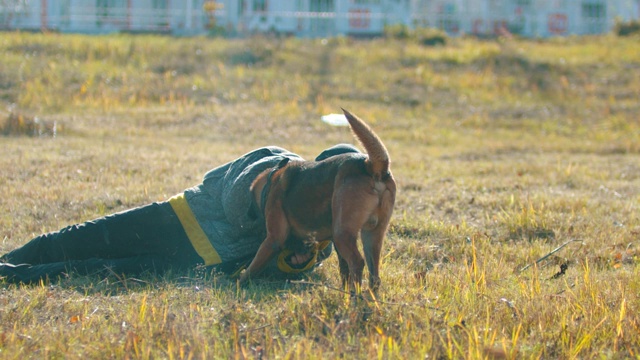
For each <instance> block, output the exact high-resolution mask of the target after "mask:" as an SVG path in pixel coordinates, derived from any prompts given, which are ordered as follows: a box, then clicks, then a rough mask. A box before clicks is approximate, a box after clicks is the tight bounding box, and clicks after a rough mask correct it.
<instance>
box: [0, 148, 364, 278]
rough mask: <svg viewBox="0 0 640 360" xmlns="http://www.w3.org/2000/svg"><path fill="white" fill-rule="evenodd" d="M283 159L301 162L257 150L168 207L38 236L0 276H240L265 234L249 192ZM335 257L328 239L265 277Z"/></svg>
mask: <svg viewBox="0 0 640 360" xmlns="http://www.w3.org/2000/svg"><path fill="white" fill-rule="evenodd" d="M348 152H359V151H358V150H357V149H356V148H355V147H353V146H351V145H348V144H340V145H336V146H334V147H331V148H329V149H327V150H325V151H323V152H322V153H321V154H320V155H318V157H317V158H316V161H319V160H323V159H326V158H328V157H331V156H334V155H338V154H343V153H348ZM285 158H287V159H291V160H302V158H301V157H300V156H298V155H297V154H294V153H292V152H289V151H287V150H285V149H282V148H279V147H275V146H270V147H264V148H259V149H256V150H254V151H251V152H249V153H247V154H245V155H243V156H241V157H239V158H238V159H236V160H234V161H231V162H229V163H226V164H224V165H221V166H218V167H217V168H215V169H213V170H211V171H209V172H208V173H207V174H206V175H205V176H204V179H203V181H202V183H201V184H199V185H196V186H194V187H192V188H189V189H187V190H185V191H184V192H182V193H180V194H178V195H176V196H174V197H172V198H170V199H168V200H166V201H163V202H155V203H152V204H148V205H144V206H141V207H137V208H134V209H130V210H126V211H123V212H119V213H116V214H112V215H108V216H104V217H101V218H98V219H95V220H91V221H87V222H84V223H81V224H76V225H71V226H68V227H65V228H63V229H61V230H59V231H55V232H51V233H47V234H42V235H40V236H37V237H35V238H34V239H32V240H31V241H29V242H27V243H26V244H24V245H23V246H21V247H19V248H17V249H15V250H13V251H10V252H8V253H6V254H4V255H2V256H0V277H2V278H4V279H5V281H7V282H13V283H35V282H40V281H43V280H44V281H46V280H55V279H57V278H59V277H61V276H65V275H67V274H70V273H75V274H78V275H94V274H96V275H106V274H109V273H115V274H125V275H130V276H135V275H140V274H142V273H145V272H150V273H154V274H163V273H165V272H166V271H168V270H172V271H188V270H190V269H193V268H195V267H198V266H203V265H204V266H207V267H213V268H214V269H215V270H217V271H221V272H223V273H226V274H231V275H233V274H237V273H239V272H240V271H241V270H242V269H243V268H244V267H245V266H247V265H248V264H249V263H250V262H251V260H252V259H253V257H254V256H255V254H256V252H257V250H258V248H259V247H260V244H261V243H262V241H263V240H264V237H265V236H266V230H265V220H264V217H263V214H262V213H261V212H260V211H259V210H258V209H260V208H261V207H260V206H259V204H256V203H255V202H256V201H255V200H254V199H253V196H252V194H251V192H250V190H249V188H250V186H251V183H252V182H253V180H254V179H255V178H256V177H257V176H258V175H259V174H260V173H262V172H263V171H264V170H266V169H269V168H274V167H276V166H277V165H278V164H279V163H280V162H281V161H282V160H283V159H285ZM267 191H268V190H267ZM265 195H266V194H263V196H262V197H263V198H265ZM331 251H332V246H331V244H330V242H329V241H327V242H325V243H321V244H319V245H318V246H317V247H315V248H313V249H308V250H307V251H304V252H300V250H296V251H294V250H291V249H284V250H282V251H281V252H280V254H279V256H278V257H277V258H276V259H274V261H273V262H272V264H270V265H269V267H268V269H267V270H266V271H264V273H266V274H269V275H271V276H275V277H281V278H285V277H291V276H299V274H301V273H305V272H308V271H310V270H311V269H313V268H314V267H315V266H316V265H318V264H319V263H320V262H321V261H322V260H324V259H326V258H327V257H328V256H329V255H330V254H331Z"/></svg>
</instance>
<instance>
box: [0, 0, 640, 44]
mask: <svg viewBox="0 0 640 360" xmlns="http://www.w3.org/2000/svg"><path fill="white" fill-rule="evenodd" d="M639 18H640V0H218V1H209V0H186V1H177V0H84V1H82V0H0V28H3V29H23V30H50V31H60V32H80V33H111V32H162V33H170V34H174V35H198V34H206V33H209V32H211V31H213V30H214V29H217V30H220V29H224V30H225V32H226V33H228V34H232V35H239V36H242V35H247V34H252V33H261V32H271V33H279V34H287V35H294V36H301V37H327V36H336V35H350V36H377V35H380V34H382V33H383V30H384V28H385V26H387V25H396V24H403V25H406V26H407V27H409V28H416V27H433V28H439V29H442V30H444V31H446V32H447V33H448V34H449V35H452V36H457V35H463V34H475V35H478V36H493V35H501V34H505V33H512V34H518V35H522V36H526V37H550V36H563V35H574V34H575V35H584V34H600V33H606V32H609V31H610V30H611V29H612V28H613V26H614V25H615V21H616V19H619V20H622V21H628V20H637V19H639Z"/></svg>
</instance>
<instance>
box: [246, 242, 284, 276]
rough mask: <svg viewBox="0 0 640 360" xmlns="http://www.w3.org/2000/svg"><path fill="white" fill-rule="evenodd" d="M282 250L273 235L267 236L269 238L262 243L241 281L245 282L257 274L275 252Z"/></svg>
mask: <svg viewBox="0 0 640 360" xmlns="http://www.w3.org/2000/svg"><path fill="white" fill-rule="evenodd" d="M278 250H280V245H279V244H278V241H275V240H274V238H273V237H269V236H267V238H266V239H265V240H264V241H263V242H262V244H260V248H258V252H257V253H256V256H255V257H254V258H253V260H252V261H251V264H249V267H247V269H246V270H245V271H244V272H243V273H242V275H240V283H241V284H244V283H245V282H246V281H247V280H249V278H250V277H251V276H252V275H256V274H258V273H259V272H260V270H262V268H264V266H265V265H266V264H267V263H268V262H269V260H271V259H272V258H273V257H274V256H275V254H276V253H277V252H278Z"/></svg>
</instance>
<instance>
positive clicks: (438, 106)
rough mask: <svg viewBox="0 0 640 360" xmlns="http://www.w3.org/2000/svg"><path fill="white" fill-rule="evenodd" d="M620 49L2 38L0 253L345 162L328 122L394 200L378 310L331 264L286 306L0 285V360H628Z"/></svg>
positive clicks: (639, 76) (232, 293)
mask: <svg viewBox="0 0 640 360" xmlns="http://www.w3.org/2000/svg"><path fill="white" fill-rule="evenodd" d="M636 45H637V39H633V38H629V39H624V38H615V37H610V36H604V37H589V38H568V39H552V40H546V41H537V40H536V41H534V40H519V39H499V40H491V41H488V40H487V41H480V40H475V39H450V41H449V42H448V44H447V46H436V47H425V46H421V45H419V44H418V43H416V42H414V41H411V40H406V41H399V40H391V39H371V40H357V41H356V40H353V39H348V38H336V39H326V40H320V39H319V40H309V39H304V40H303V39H294V38H281V39H272V38H259V37H257V38H251V39H230V40H224V39H219V38H216V39H214V38H172V37H162V36H147V35H144V36H130V35H113V36H99V37H91V36H83V35H60V34H25V33H5V34H3V36H2V38H1V39H0V63H1V64H2V65H1V66H0V101H2V104H3V107H2V108H0V120H1V122H0V125H2V127H3V133H4V134H6V135H3V136H2V137H0V142H2V146H3V152H2V155H3V156H0V179H1V180H0V209H1V211H2V215H0V229H2V233H1V234H0V238H2V239H3V241H2V243H1V244H0V250H1V251H2V252H6V251H9V250H11V249H13V248H15V247H17V246H19V245H20V244H22V243H24V242H26V241H27V240H28V239H30V238H31V237H33V236H35V235H38V234H40V233H42V232H46V231H51V230H57V229H59V228H61V227H63V226H65V225H68V224H71V223H77V222H80V221H84V220H89V219H91V218H94V217H96V216H101V215H105V214H109V213H112V212H115V211H119V210H123V209H126V208H130V207H134V206H137V205H141V204H145V203H149V202H153V201H161V200H164V199H166V198H168V197H170V196H173V195H175V194H176V193H178V192H180V191H182V190H183V189H185V188H187V187H190V186H193V185H195V184H198V183H199V182H200V181H201V177H202V175H203V174H204V173H205V172H206V171H207V170H209V169H210V168H212V167H214V166H217V165H219V164H221V163H224V162H226V161H230V160H232V159H234V158H236V157H237V156H240V155H242V154H244V153H246V152H247V151H249V150H251V149H253V148H255V147H258V146H264V145H272V144H275V145H279V146H283V147H286V148H288V149H290V150H292V151H295V152H297V153H299V154H301V155H302V156H304V157H306V158H313V157H314V156H316V155H317V154H318V153H319V152H320V151H321V150H322V149H324V148H326V147H328V146H330V145H333V144H335V143H339V142H352V141H353V139H352V135H351V134H350V132H349V131H348V130H347V129H345V128H330V127H328V126H326V125H325V124H324V123H322V122H321V121H320V120H319V119H320V115H323V114H327V113H334V112H339V111H340V107H345V108H347V109H350V110H352V111H353V112H355V113H356V114H358V115H359V116H361V117H362V118H364V119H365V120H367V121H368V122H369V123H370V124H371V125H372V126H373V127H374V129H375V130H376V131H377V132H378V133H379V135H380V136H381V138H382V139H383V140H384V141H385V144H386V145H387V147H388V149H389V151H390V153H391V158H392V169H393V171H394V174H395V176H396V178H397V180H398V185H399V190H398V199H397V202H396V210H395V213H394V217H393V220H392V224H391V227H390V229H389V235H388V238H387V242H386V246H385V249H384V255H383V261H382V281H383V286H382V289H381V291H380V292H379V293H378V294H376V298H375V299H376V301H373V300H372V296H373V295H371V294H368V293H365V295H364V298H362V299H353V298H350V297H349V296H348V295H346V294H344V293H343V292H342V291H341V290H340V282H339V276H338V271H337V260H336V258H335V257H332V258H330V259H328V260H327V261H326V263H325V264H323V266H322V267H320V268H319V269H317V270H316V271H314V273H313V274H311V275H310V277H309V278H308V279H307V283H306V284H296V283H285V282H278V281H276V282H269V281H263V282H259V281H258V282H255V283H253V284H251V285H250V286H248V287H245V288H238V287H236V285H235V282H234V281H233V280H232V279H229V278H227V277H225V276H221V275H216V274H208V273H202V272H196V273H193V274H186V275H185V274H169V275H167V276H166V277H162V278H156V277H152V276H149V277H143V278H141V279H130V278H123V277H120V276H116V275H113V276H109V277H101V278H98V277H90V278H82V277H76V276H71V277H70V278H66V279H62V280H61V281H60V282H59V283H54V284H42V285H41V286H14V285H8V284H5V285H4V288H3V290H2V291H1V292H0V319H1V320H2V321H0V350H1V351H0V357H2V358H24V357H32V358H35V357H37V358H70V359H74V358H137V359H152V358H154V359H156V358H173V359H189V358H194V359H195V358H305V359H308V358H310V359H314V358H318V359H319V358H339V357H344V358H367V359H369V358H380V359H385V358H406V359H410V358H425V357H427V356H428V357H430V358H509V359H519V358H594V357H604V358H612V357H613V358H636V357H638V356H640V355H639V354H640V347H639V346H638V344H639V343H640V336H639V335H638V334H640V318H639V316H638V315H637V314H638V313H640V309H639V308H638V304H640V299H639V295H640V280H639V279H640V273H639V269H640V266H639V265H640V252H639V251H638V248H640V242H639V240H638V239H639V236H640V235H639V234H640V215H639V214H640V213H639V210H638V204H640V166H639V165H638V164H640V120H639V119H640V103H639V102H638V101H637V99H639V98H640V66H639V65H638V64H640V52H638V51H637V49H636V48H637V46H636ZM36 118H37V119H38V122H37V123H36V121H35V119H36ZM11 119H13V120H11ZM19 119H22V120H19ZM9 123H13V124H14V125H12V126H8V125H7V124H9ZM53 124H55V125H56V136H55V137H53V136H52V134H53V132H52V128H53V127H52V126H53ZM38 129H40V130H42V131H40V130H38ZM563 245H564V247H562V248H560V249H559V250H557V252H554V253H552V251H554V249H558V248H559V247H561V246H563ZM549 254H550V255H549ZM562 269H564V270H562Z"/></svg>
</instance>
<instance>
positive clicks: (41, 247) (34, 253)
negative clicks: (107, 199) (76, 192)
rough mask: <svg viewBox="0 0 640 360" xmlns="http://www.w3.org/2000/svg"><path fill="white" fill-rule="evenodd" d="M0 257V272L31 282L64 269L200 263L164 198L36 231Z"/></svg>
mask: <svg viewBox="0 0 640 360" xmlns="http://www.w3.org/2000/svg"><path fill="white" fill-rule="evenodd" d="M0 261H2V262H4V263H9V264H11V265H13V266H11V265H2V266H0V276H4V277H6V279H7V280H9V281H14V282H23V283H30V282H35V281H39V280H41V279H46V278H50V279H53V278H55V277H58V276H60V275H62V274H64V273H67V272H76V273H79V274H83V275H87V274H96V273H102V272H113V273H116V274H130V275H136V274H140V273H143V272H146V271H150V272H155V273H162V272H165V271H167V270H169V269H185V268H190V267H194V266H196V265H197V264H202V263H203V261H202V259H201V258H200V257H199V256H198V254H197V253H196V251H195V250H194V248H193V246H192V245H191V243H190V242H189V239H188V238H187V235H186V234H185V232H184V230H183V228H182V225H181V224H180V221H179V220H178V217H177V216H176V214H175V213H174V211H173V209H172V208H171V205H170V204H169V203H167V202H162V203H153V204H150V205H146V206H142V207H138V208H135V209H131V210H127V211H124V212H120V213H116V214H113V215H109V216H105V217H102V218H98V219H96V220H92V221H88V222H85V223H83V224H78V225H72V226H68V227H66V228H64V229H62V230H60V231H56V232H52V233H48V234H43V235H40V236H38V237H36V238H34V239H33V240H31V241H29V242H28V243H27V244H25V245H24V246H22V247H20V248H18V249H16V250H13V251H11V252H9V253H7V254H5V255H3V256H2V257H0Z"/></svg>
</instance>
